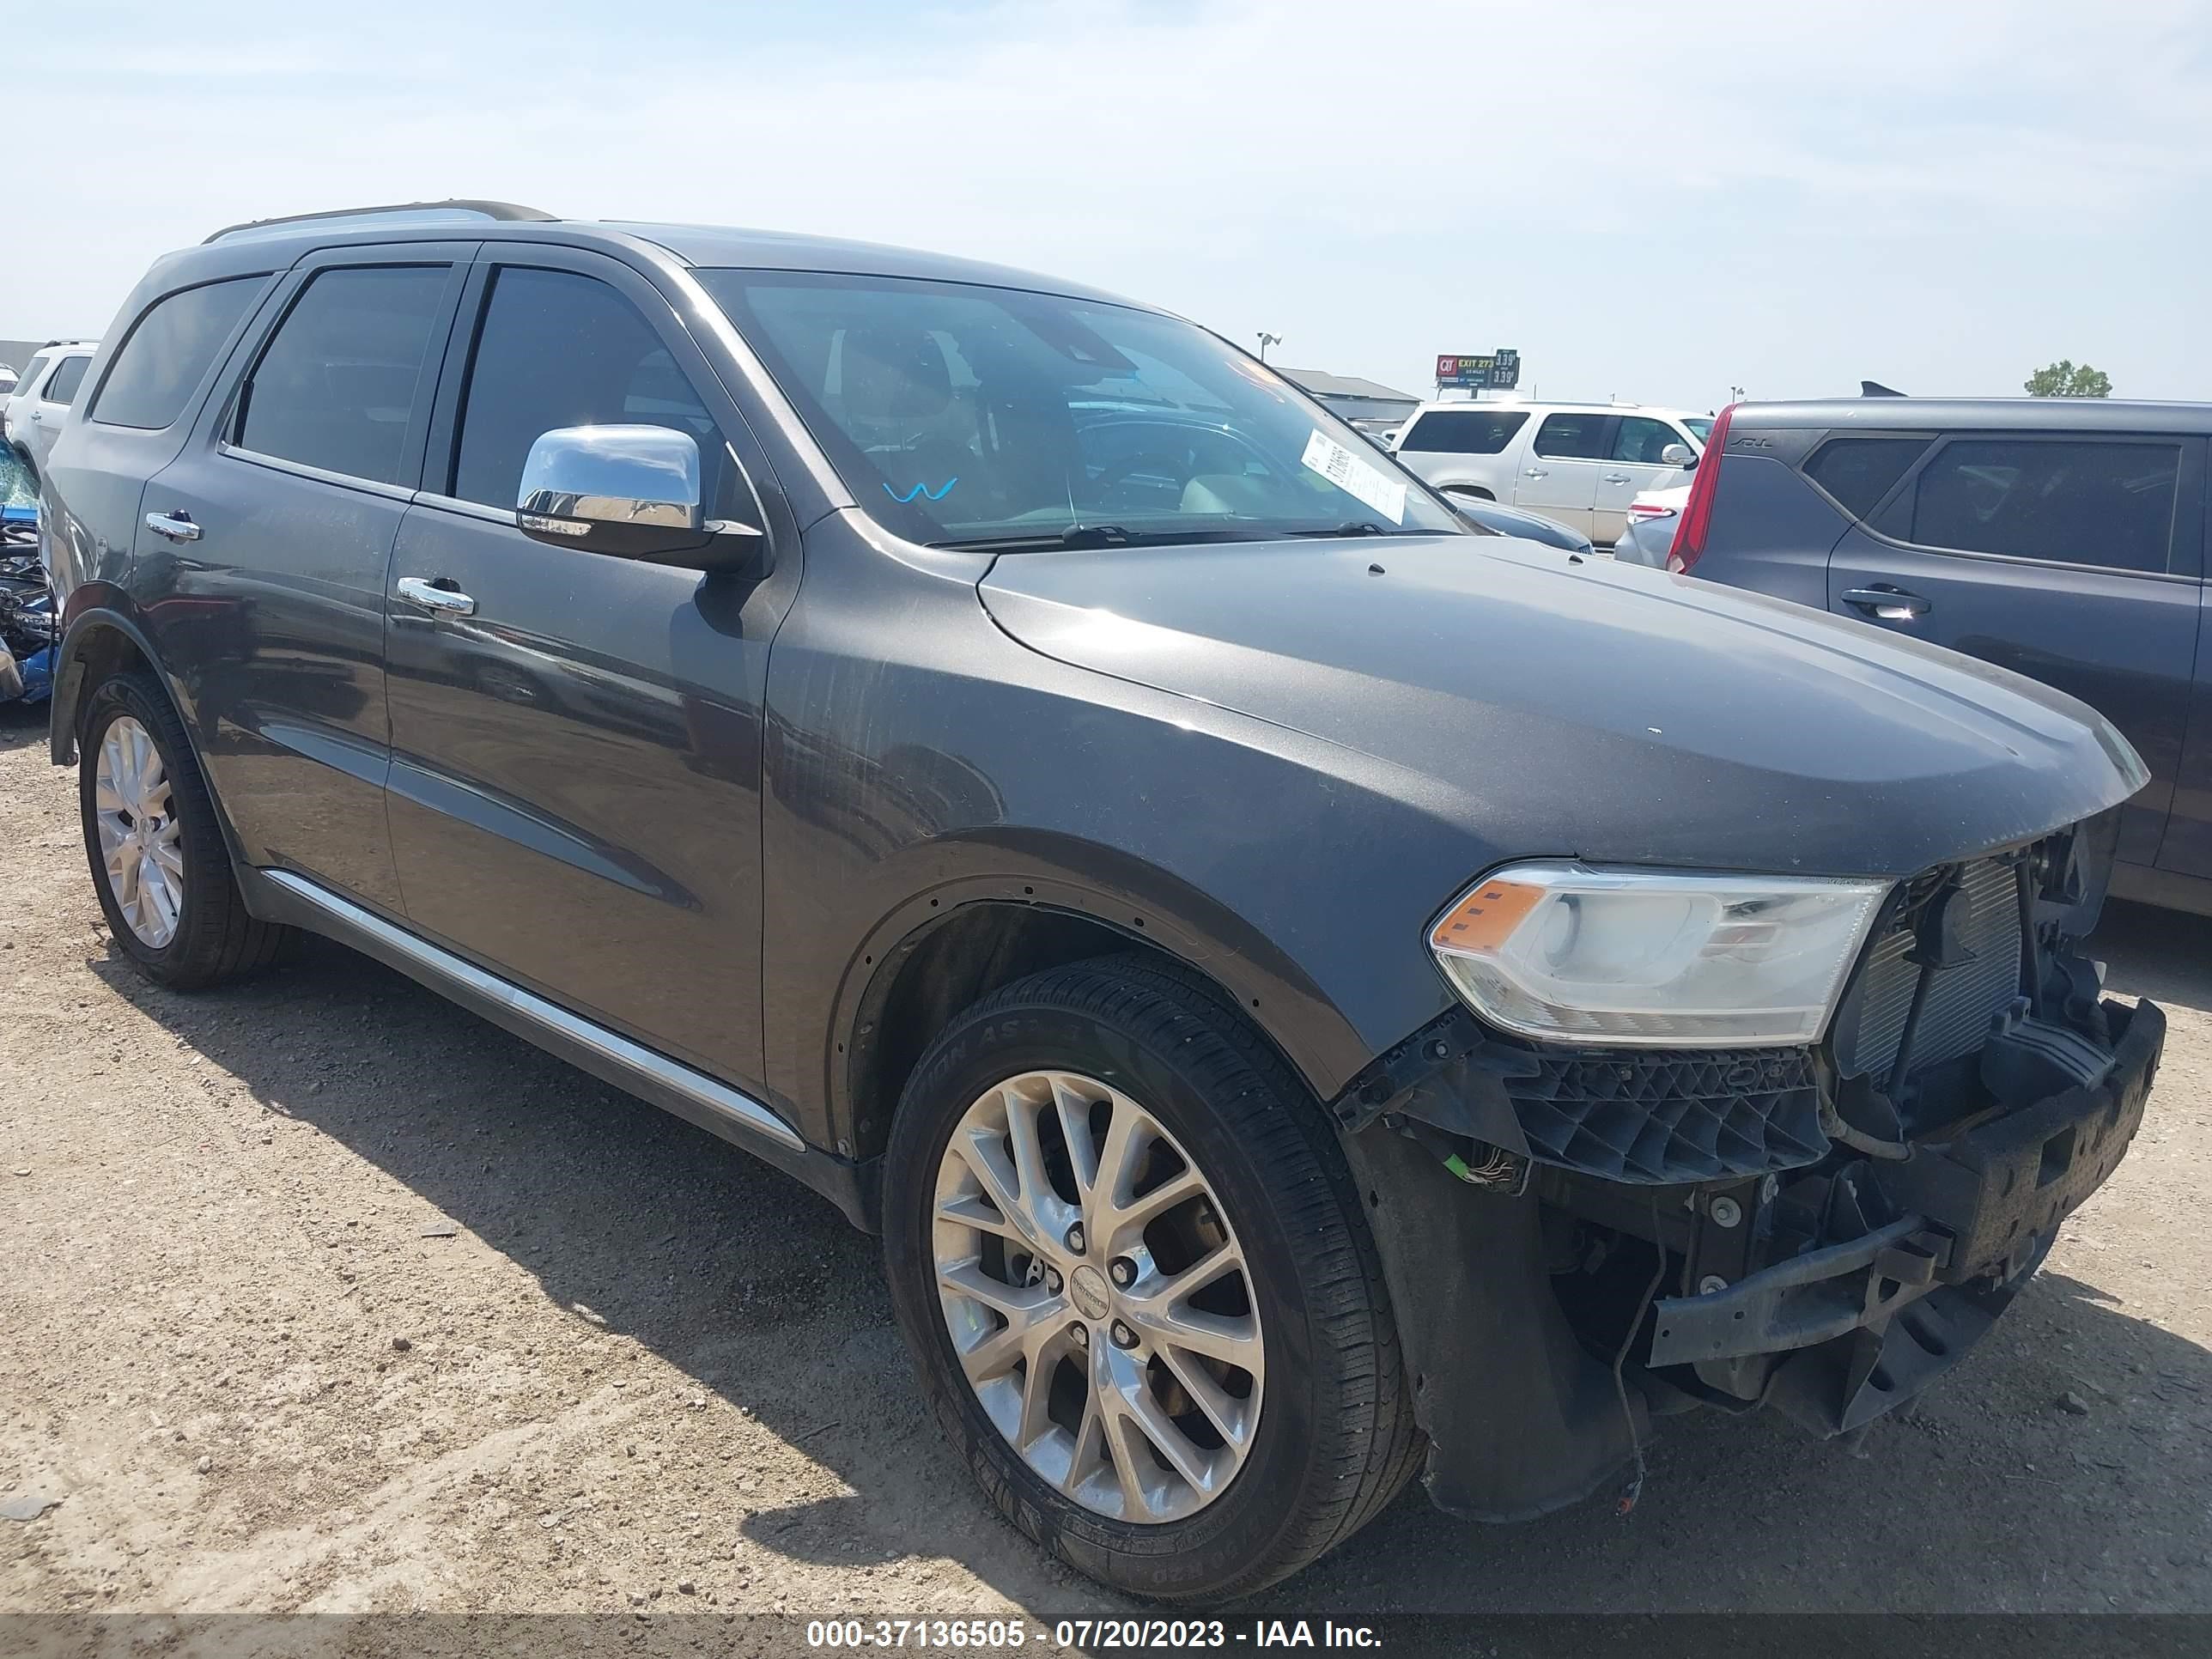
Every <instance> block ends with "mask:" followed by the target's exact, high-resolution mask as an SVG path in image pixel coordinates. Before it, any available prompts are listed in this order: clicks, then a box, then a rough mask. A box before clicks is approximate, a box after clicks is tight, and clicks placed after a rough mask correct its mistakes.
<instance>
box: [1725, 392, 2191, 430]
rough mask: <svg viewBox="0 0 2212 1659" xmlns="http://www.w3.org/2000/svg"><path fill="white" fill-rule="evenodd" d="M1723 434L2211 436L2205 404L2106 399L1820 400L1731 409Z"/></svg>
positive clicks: (1754, 405)
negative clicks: (1957, 431) (1764, 430)
mask: <svg viewBox="0 0 2212 1659" xmlns="http://www.w3.org/2000/svg"><path fill="white" fill-rule="evenodd" d="M1729 421H1730V424H1729V431H1730V432H1739V431H1741V430H1742V429H1743V428H1746V427H1753V426H1758V427H1772V428H1793V429H1801V430H1802V429H1819V430H1827V429H1829V428H1858V429H1860V430H1863V431H1868V432H1919V431H1927V430H1931V429H1944V430H1948V429H1951V428H1969V429H1971V428H2003V429H2005V430H2008V431H2033V430H2037V429H2039V428H2044V429H2050V430H2054V431H2064V432H2212V404H2184V403H2153V402H2149V401H2147V400H2145V401H2138V400H2132V399H2125V400H2124V399H2118V398H1815V399H1808V400H1807V401H1805V402H1802V403H1771V404H1737V405H1736V406H1735V413H1734V414H1733V415H1732V416H1730V417H1729Z"/></svg>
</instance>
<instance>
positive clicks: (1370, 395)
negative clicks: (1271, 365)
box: [1275, 368, 1421, 432]
mask: <svg viewBox="0 0 2212 1659" xmlns="http://www.w3.org/2000/svg"><path fill="white" fill-rule="evenodd" d="M1275 372H1276V373H1277V374H1280V375H1281V376H1282V377H1283V378H1284V379H1285V380H1288V381H1290V382H1291V384H1292V385H1294V386H1297V387H1298V388H1299V389H1300V390H1302V391H1304V392H1307V393H1308V394H1309V395H1310V396H1312V397H1314V398H1318V399H1319V400H1320V401H1321V402H1322V403H1323V404H1326V405H1328V410H1329V412H1330V413H1331V414H1333V415H1334V416H1337V417H1338V418H1339V419H1340V420H1346V421H1349V422H1352V425H1354V426H1356V427H1358V428H1362V429H1363V430H1365V431H1370V432H1373V431H1381V430H1382V429H1383V428H1386V427H1394V426H1396V425H1399V424H1400V423H1401V422H1403V421H1404V420H1405V419H1406V417H1407V416H1409V415H1411V414H1412V413H1413V411H1414V410H1416V409H1418V408H1419V406H1420V402H1421V400H1420V399H1419V398H1416V397H1415V396H1414V395H1413V393H1412V392H1398V391H1395V390H1393V389H1392V388H1391V387H1389V386H1383V385H1382V384H1381V383H1380V382H1378V381H1375V380H1360V379H1359V378H1358V376H1356V375H1351V374H1323V373H1322V371H1321V370H1320V369H1317V368H1277V369H1276V371H1275Z"/></svg>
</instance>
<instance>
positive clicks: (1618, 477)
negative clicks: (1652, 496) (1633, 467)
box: [1605, 472, 1628, 483]
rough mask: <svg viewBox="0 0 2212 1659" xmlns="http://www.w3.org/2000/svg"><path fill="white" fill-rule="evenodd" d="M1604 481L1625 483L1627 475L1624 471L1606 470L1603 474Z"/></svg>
mask: <svg viewBox="0 0 2212 1659" xmlns="http://www.w3.org/2000/svg"><path fill="white" fill-rule="evenodd" d="M1605 481H1606V482H1607V483H1627V482H1628V475H1627V474H1626V472H1608V473H1607V474H1606V475H1605Z"/></svg>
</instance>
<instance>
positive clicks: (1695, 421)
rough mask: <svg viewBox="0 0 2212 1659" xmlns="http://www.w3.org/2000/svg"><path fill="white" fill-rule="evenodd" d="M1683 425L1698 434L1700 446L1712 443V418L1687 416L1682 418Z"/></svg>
mask: <svg viewBox="0 0 2212 1659" xmlns="http://www.w3.org/2000/svg"><path fill="white" fill-rule="evenodd" d="M1682 424H1683V425H1684V426H1686V427H1687V428H1690V430H1691V431H1692V432H1694V433H1696V434H1697V435H1698V442H1699V444H1700V445H1703V444H1705V443H1707V442H1710V441H1711V438H1712V435H1713V423H1712V420H1711V416H1705V415H1685V416H1683V417H1682Z"/></svg>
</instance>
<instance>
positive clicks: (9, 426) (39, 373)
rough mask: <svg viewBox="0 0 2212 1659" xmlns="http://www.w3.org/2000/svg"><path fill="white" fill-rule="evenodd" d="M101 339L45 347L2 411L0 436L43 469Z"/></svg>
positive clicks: (31, 462) (55, 343)
mask: <svg viewBox="0 0 2212 1659" xmlns="http://www.w3.org/2000/svg"><path fill="white" fill-rule="evenodd" d="M99 349H100V342H99V341H97V340H56V341H54V342H53V343H51V344H49V345H46V346H43V347H41V348H40V350H39V354H38V355H37V356H34V357H33V358H32V359H31V365H30V367H29V368H27V369H25V370H24V371H23V374H22V376H21V379H19V380H17V381H16V382H15V390H14V391H12V392H9V396H8V403H7V406H6V408H5V409H4V410H0V434H4V435H5V437H6V439H7V441H8V446H9V448H11V449H13V450H15V453H17V454H19V455H21V456H22V457H23V459H25V460H27V461H28V462H30V464H31V465H33V467H35V468H38V469H40V470H41V471H43V470H44V468H45V466H46V457H47V456H48V455H49V454H51V453H52V451H53V447H54V439H55V437H56V436H57V435H58V434H59V433H60V431H61V429H62V422H64V421H65V420H67V419H68V418H69V411H70V404H73V403H74V402H76V394H77V388H78V387H79V386H82V384H83V383H84V372H85V370H86V369H88V368H90V367H91V366H92V359H93V354H94V352H96V351H98V350H99Z"/></svg>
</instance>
